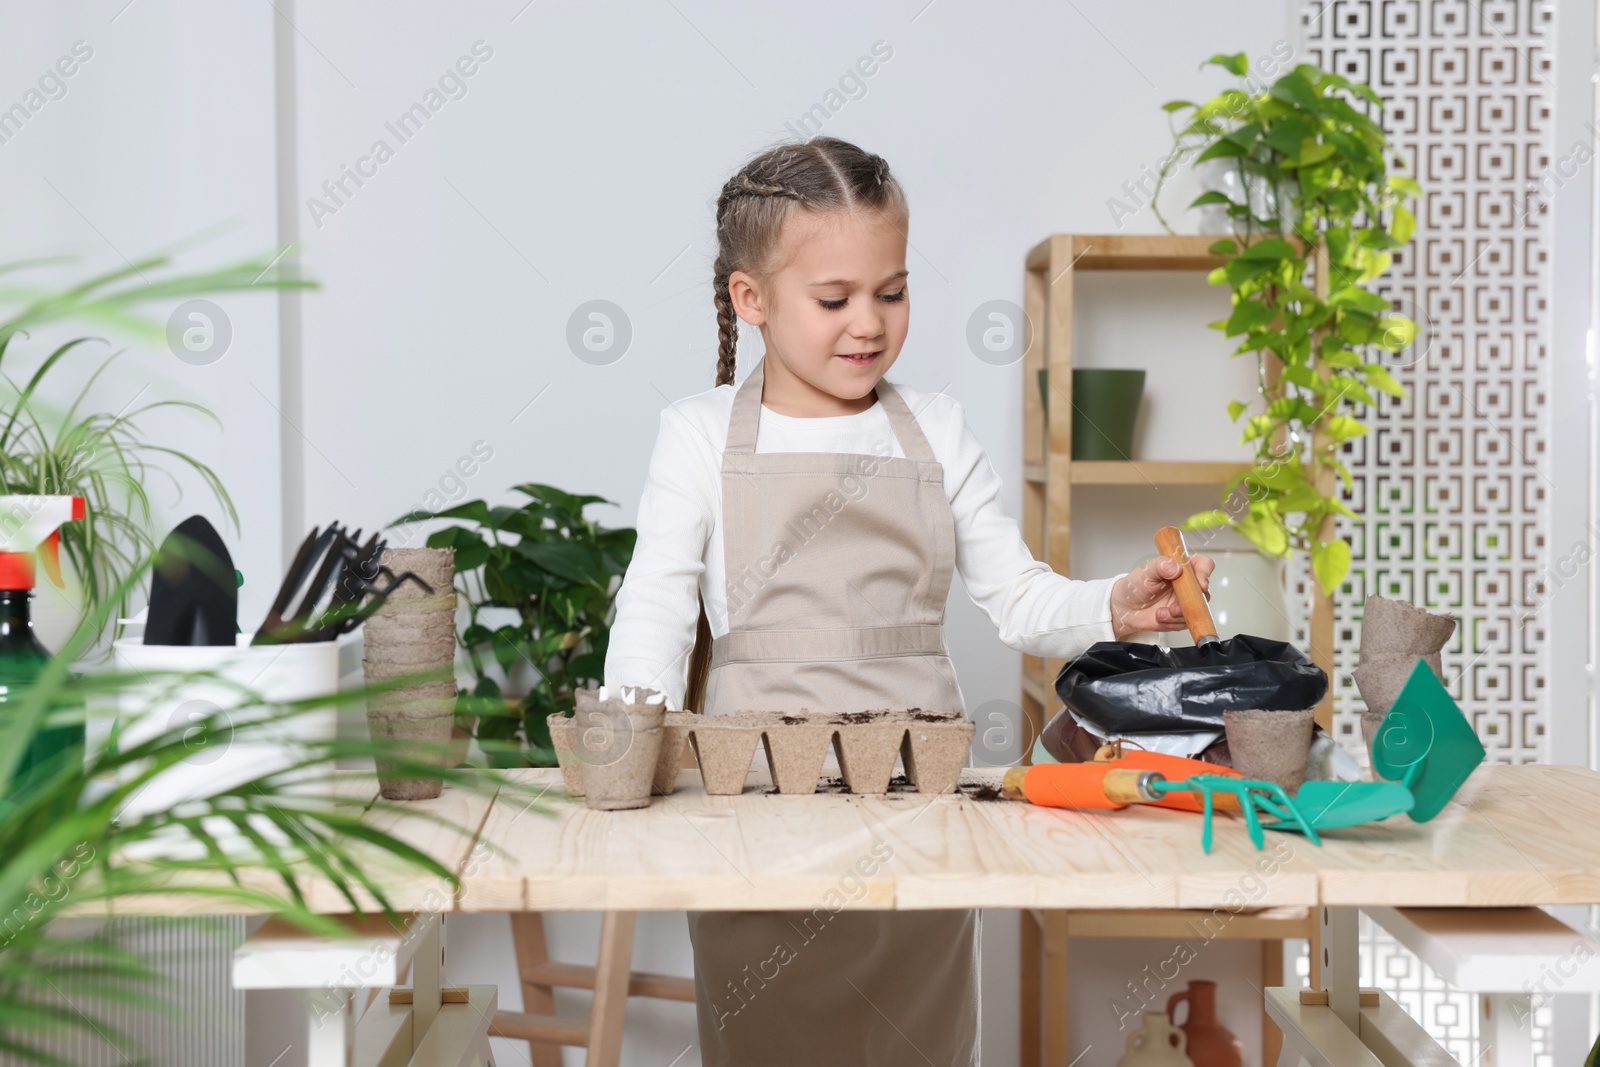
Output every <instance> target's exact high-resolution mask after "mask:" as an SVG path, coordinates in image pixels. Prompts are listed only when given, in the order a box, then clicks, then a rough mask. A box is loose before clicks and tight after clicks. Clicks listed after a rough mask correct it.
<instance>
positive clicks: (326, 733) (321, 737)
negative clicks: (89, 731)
mask: <svg viewBox="0 0 1600 1067" xmlns="http://www.w3.org/2000/svg"><path fill="white" fill-rule="evenodd" d="M251 636H252V635H250V634H241V635H239V639H238V640H239V646H238V647H236V648H222V647H193V646H178V645H145V644H141V643H139V641H138V640H137V639H130V638H124V639H122V640H119V641H116V642H114V643H113V644H112V649H113V653H114V657H115V662H116V666H117V668H118V669H120V670H125V671H139V672H142V673H147V674H150V675H151V676H152V681H151V683H150V684H149V685H146V686H135V687H132V688H129V689H127V690H124V691H123V692H122V693H121V694H120V695H119V698H118V702H117V712H116V718H117V724H118V731H119V732H118V744H119V746H120V747H122V748H124V749H126V748H128V747H130V746H132V745H135V744H138V743H140V742H141V741H145V740H148V739H150V738H151V737H154V736H156V735H158V734H160V733H162V732H164V731H166V730H169V729H171V728H173V727H175V726H179V725H181V724H183V723H187V722H198V721H199V720H200V719H201V718H203V717H205V716H206V715H208V714H211V713H212V712H213V711H214V710H220V711H222V712H223V713H224V714H226V712H227V711H228V710H230V709H233V708H238V707H240V706H241V703H242V702H243V694H242V693H241V692H240V689H239V687H244V688H247V689H249V690H250V691H252V692H253V693H255V694H257V695H259V696H260V697H261V698H262V699H263V700H264V701H266V702H269V703H271V702H286V701H292V700H303V699H307V698H311V697H318V696H328V695H331V694H333V693H335V692H337V691H338V688H339V675H340V655H341V652H342V651H343V650H344V645H345V642H335V641H327V642H317V643H314V644H303V645H275V646H262V647H259V648H251V647H248V643H249V641H250V638H251ZM166 671H209V672H211V673H212V674H214V675H216V676H217V677H216V678H199V679H195V680H193V681H192V682H186V683H184V684H183V685H182V686H181V687H179V688H177V689H175V690H173V689H172V687H171V686H170V684H162V683H160V682H159V681H157V680H156V673H157V672H166ZM169 690H171V691H169ZM245 714H249V715H252V716H254V715H257V714H259V712H257V711H251V712H245V713H241V717H243V715H245ZM337 717H338V716H337V711H336V709H335V708H333V707H328V708H320V709H317V710H315V711H310V712H306V713H304V714H301V715H297V716H295V717H293V718H290V719H288V720H286V721H284V722H282V723H277V724H273V726H272V727H271V728H270V731H269V730H268V729H267V728H262V730H260V731H253V736H252V738H251V739H250V740H249V741H242V740H237V739H234V740H231V741H228V742H225V743H223V744H221V745H211V746H197V748H196V750H195V752H194V754H193V755H192V756H190V757H189V758H188V759H185V760H184V761H183V762H181V763H179V764H177V765H176V766H174V767H172V768H170V769H168V770H167V771H166V772H165V773H163V774H162V775H161V776H159V777H158V778H156V779H154V780H153V781H151V782H149V783H148V784H146V785H145V786H144V787H143V788H142V789H140V790H139V791H138V792H137V793H136V794H134V795H133V796H132V797H130V798H129V799H128V800H127V802H126V803H125V804H124V805H123V807H122V808H121V809H120V811H121V814H122V816H123V817H124V818H129V817H138V816H141V815H145V814H149V813H151V812H156V811H163V810H168V809H171V808H173V807H175V806H177V805H178V804H180V803H182V802H184V801H188V800H194V799H196V798H201V797H208V796H212V795H214V794H216V793H218V792H221V791H223V790H227V789H231V788H233V787H235V786H238V785H239V784H241V783H243V782H246V781H249V780H250V779H252V778H256V777H259V776H260V775H262V774H265V773H269V772H271V771H273V770H275V769H282V768H285V767H288V766H291V765H292V764H294V763H297V762H299V761H300V760H302V759H303V758H304V752H305V749H304V748H303V747H302V744H303V743H304V742H307V741H325V740H331V739H332V738H333V737H334V733H335V729H336V726H337ZM331 771H332V767H331V766H330V767H329V768H328V771H327V773H331ZM303 773H305V774H306V776H307V777H308V778H310V779H312V780H315V779H316V778H318V777H323V776H325V775H319V774H317V773H313V769H311V768H308V769H307V770H306V772H303Z"/></svg>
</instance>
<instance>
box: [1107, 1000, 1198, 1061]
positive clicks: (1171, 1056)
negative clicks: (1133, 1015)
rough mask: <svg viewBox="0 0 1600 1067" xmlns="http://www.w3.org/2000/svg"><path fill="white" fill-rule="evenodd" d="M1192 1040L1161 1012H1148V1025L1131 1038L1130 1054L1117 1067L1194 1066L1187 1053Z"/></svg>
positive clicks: (1125, 1054) (1146, 1022)
mask: <svg viewBox="0 0 1600 1067" xmlns="http://www.w3.org/2000/svg"><path fill="white" fill-rule="evenodd" d="M1187 1042H1188V1039H1187V1038H1186V1037H1184V1036H1183V1031H1182V1030H1179V1029H1178V1028H1177V1027H1176V1026H1173V1025H1172V1023H1171V1022H1169V1021H1168V1020H1167V1017H1166V1016H1165V1015H1162V1014H1161V1013H1160V1012H1158V1011H1147V1012H1145V1013H1144V1025H1143V1026H1142V1027H1140V1028H1139V1029H1138V1030H1135V1031H1134V1032H1133V1033H1131V1034H1129V1035H1128V1051H1127V1052H1125V1053H1123V1056H1122V1059H1120V1060H1118V1061H1117V1067H1194V1061H1193V1060H1191V1059H1190V1058H1189V1057H1188V1056H1187V1055H1185V1053H1184V1046H1185V1045H1186V1044H1187Z"/></svg>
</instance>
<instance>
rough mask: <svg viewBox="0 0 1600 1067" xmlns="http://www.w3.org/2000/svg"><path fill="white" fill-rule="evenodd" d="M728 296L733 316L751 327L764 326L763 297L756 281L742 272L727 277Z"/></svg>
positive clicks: (735, 272) (737, 271) (765, 314)
mask: <svg viewBox="0 0 1600 1067" xmlns="http://www.w3.org/2000/svg"><path fill="white" fill-rule="evenodd" d="M728 295H729V297H730V298H731V300H732V301H733V311H734V314H736V315H738V316H739V317H740V318H741V319H743V320H744V321H745V322H748V323H749V324H750V325H752V326H764V325H766V322H767V313H766V310H765V309H764V307H763V303H764V300H765V298H764V296H763V294H762V293H761V291H760V290H759V289H758V288H757V283H756V280H755V279H754V278H753V277H751V276H750V275H748V274H746V273H745V272H744V271H742V270H736V271H734V272H733V273H732V274H729V275H728Z"/></svg>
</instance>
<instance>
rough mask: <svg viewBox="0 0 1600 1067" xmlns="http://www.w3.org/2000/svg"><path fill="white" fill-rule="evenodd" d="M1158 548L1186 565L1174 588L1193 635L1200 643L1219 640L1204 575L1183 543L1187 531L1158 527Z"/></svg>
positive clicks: (1190, 634) (1173, 583)
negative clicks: (1203, 585)
mask: <svg viewBox="0 0 1600 1067" xmlns="http://www.w3.org/2000/svg"><path fill="white" fill-rule="evenodd" d="M1156 549H1157V551H1159V552H1160V553H1161V554H1162V555H1163V556H1166V557H1167V558H1168V559H1170V560H1171V561H1172V562H1174V563H1176V564H1177V565H1178V566H1179V567H1182V568H1183V570H1182V571H1180V572H1179V574H1178V576H1177V577H1176V578H1174V579H1173V580H1172V589H1173V592H1175V593H1176V594H1177V596H1178V607H1180V608H1182V609H1183V621H1184V622H1186V623H1188V625H1189V636H1190V637H1193V638H1194V643H1195V644H1197V645H1201V644H1205V643H1206V642H1207V640H1211V641H1215V640H1217V624H1216V622H1215V621H1214V620H1213V619H1212V618H1211V605H1210V604H1209V603H1207V602H1206V595H1205V593H1203V592H1202V591H1201V590H1200V579H1199V578H1197V577H1195V573H1194V564H1193V563H1192V562H1190V560H1189V549H1188V548H1187V547H1185V545H1184V543H1183V531H1182V530H1180V529H1178V528H1177V527H1176V526H1163V527H1161V529H1159V530H1157V531H1156Z"/></svg>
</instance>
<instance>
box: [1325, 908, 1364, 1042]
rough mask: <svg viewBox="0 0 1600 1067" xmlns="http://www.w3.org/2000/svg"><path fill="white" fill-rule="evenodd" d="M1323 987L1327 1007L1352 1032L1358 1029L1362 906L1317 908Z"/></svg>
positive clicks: (1357, 1032) (1359, 1024)
mask: <svg viewBox="0 0 1600 1067" xmlns="http://www.w3.org/2000/svg"><path fill="white" fill-rule="evenodd" d="M1317 911H1318V927H1319V929H1320V932H1321V935H1322V936H1321V939H1320V940H1321V942H1322V943H1321V946H1320V948H1321V951H1322V988H1323V989H1325V990H1327V993H1328V1007H1329V1008H1331V1009H1332V1010H1333V1013H1334V1014H1335V1015H1337V1016H1338V1017H1339V1021H1340V1022H1342V1023H1344V1024H1345V1026H1347V1027H1349V1028H1350V1032H1351V1033H1353V1034H1359V1033H1361V942H1360V931H1361V909H1360V908H1334V907H1322V908H1318V909H1317Z"/></svg>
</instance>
